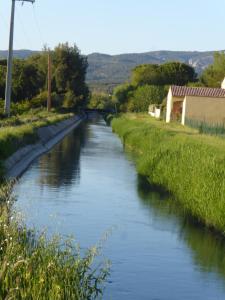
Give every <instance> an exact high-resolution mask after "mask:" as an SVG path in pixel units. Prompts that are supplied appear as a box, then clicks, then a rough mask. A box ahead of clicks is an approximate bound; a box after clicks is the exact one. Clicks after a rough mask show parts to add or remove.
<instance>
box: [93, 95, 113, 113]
mask: <svg viewBox="0 0 225 300" xmlns="http://www.w3.org/2000/svg"><path fill="white" fill-rule="evenodd" d="M88 108H90V109H103V110H104V109H113V108H114V103H113V101H112V97H111V96H109V95H108V94H105V93H92V94H91V97H90V100H89V103H88Z"/></svg>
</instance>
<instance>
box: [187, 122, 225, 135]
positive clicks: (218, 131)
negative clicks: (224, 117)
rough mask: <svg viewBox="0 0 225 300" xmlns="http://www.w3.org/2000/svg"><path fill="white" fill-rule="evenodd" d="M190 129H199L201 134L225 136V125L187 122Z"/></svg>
mask: <svg viewBox="0 0 225 300" xmlns="http://www.w3.org/2000/svg"><path fill="white" fill-rule="evenodd" d="M186 124H187V125H188V126H189V127H192V128H197V129H198V131H199V133H203V134H210V135H218V136H223V135H224V134H225V124H219V123H218V124H216V123H214V124H209V123H207V122H202V121H196V120H187V121H186Z"/></svg>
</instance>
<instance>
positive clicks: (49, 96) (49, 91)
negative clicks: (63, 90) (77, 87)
mask: <svg viewBox="0 0 225 300" xmlns="http://www.w3.org/2000/svg"><path fill="white" fill-rule="evenodd" d="M51 108H52V60H51V51H50V50H49V51H48V100H47V110H48V112H49V111H51Z"/></svg>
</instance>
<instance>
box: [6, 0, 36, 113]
mask: <svg viewBox="0 0 225 300" xmlns="http://www.w3.org/2000/svg"><path fill="white" fill-rule="evenodd" d="M16 1H21V2H22V3H23V2H31V3H34V2H35V0H12V8H11V21H10V34H9V52H8V60H7V75H6V89H5V114H6V115H7V116H8V117H9V116H10V103H11V93H12V60H13V35H14V18H15V5H16Z"/></svg>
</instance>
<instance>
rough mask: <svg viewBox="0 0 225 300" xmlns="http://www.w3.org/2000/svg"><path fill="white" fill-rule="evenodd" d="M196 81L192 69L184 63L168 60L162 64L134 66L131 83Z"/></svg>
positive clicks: (178, 83)
mask: <svg viewBox="0 0 225 300" xmlns="http://www.w3.org/2000/svg"><path fill="white" fill-rule="evenodd" d="M195 81H196V73H195V71H194V69H193V68H192V67H191V66H189V65H187V64H184V63H180V62H168V63H165V64H163V65H156V64H148V65H140V66H138V67H136V68H135V69H134V70H133V72H132V84H133V85H137V86H139V85H145V84H149V85H170V84H175V85H185V84H187V83H188V82H195Z"/></svg>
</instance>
